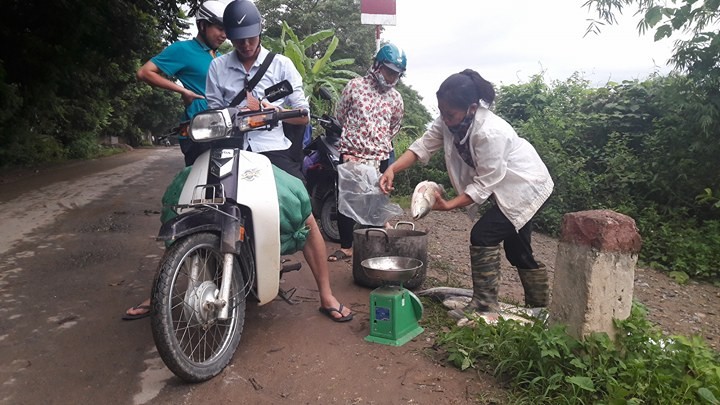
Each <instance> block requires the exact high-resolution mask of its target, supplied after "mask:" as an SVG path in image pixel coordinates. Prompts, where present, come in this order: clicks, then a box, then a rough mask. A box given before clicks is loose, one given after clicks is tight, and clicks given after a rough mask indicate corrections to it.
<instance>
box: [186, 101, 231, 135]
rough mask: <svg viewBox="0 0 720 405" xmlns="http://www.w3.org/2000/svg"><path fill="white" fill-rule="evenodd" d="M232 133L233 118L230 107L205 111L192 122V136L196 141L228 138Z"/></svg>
mask: <svg viewBox="0 0 720 405" xmlns="http://www.w3.org/2000/svg"><path fill="white" fill-rule="evenodd" d="M231 133H232V119H231V117H230V111H229V110H228V109H224V110H209V111H203V112H201V113H199V114H197V115H196V116H195V117H194V118H193V119H192V122H191V123H190V138H192V140H193V141H195V142H209V141H213V140H215V139H220V138H228V137H230V134H231Z"/></svg>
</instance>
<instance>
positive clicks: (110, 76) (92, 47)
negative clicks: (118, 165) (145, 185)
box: [0, 0, 187, 165]
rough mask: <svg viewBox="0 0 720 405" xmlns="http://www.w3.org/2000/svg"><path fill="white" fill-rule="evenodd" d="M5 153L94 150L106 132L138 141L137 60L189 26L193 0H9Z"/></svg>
mask: <svg viewBox="0 0 720 405" xmlns="http://www.w3.org/2000/svg"><path fill="white" fill-rule="evenodd" d="M6 3H7V4H5V5H4V8H3V13H2V16H0V39H1V40H2V43H5V44H12V46H6V47H2V48H0V107H1V109H2V110H3V114H1V115H0V162H1V163H2V164H3V165H6V164H28V163H33V162H39V161H46V160H53V159H58V158H64V157H87V156H89V155H91V154H92V153H93V151H94V149H97V144H98V142H97V140H98V137H99V136H100V135H102V134H104V133H106V134H107V133H111V134H112V135H116V136H121V137H125V138H126V139H129V140H130V141H131V142H132V141H137V138H136V137H137V135H138V128H137V125H136V124H134V123H132V122H131V118H130V117H131V116H130V114H133V113H134V112H133V111H131V109H129V108H127V106H129V105H132V106H133V107H140V106H141V105H142V104H143V101H142V100H141V99H135V98H133V96H140V95H141V94H142V93H141V92H133V91H130V89H129V87H131V86H135V85H137V83H136V79H135V77H134V72H135V69H137V67H138V66H139V64H140V61H141V60H146V59H147V58H148V57H149V56H151V55H153V54H154V53H156V52H157V51H158V50H159V49H161V47H162V46H163V43H164V42H168V41H172V40H174V39H175V38H177V36H178V35H179V34H180V33H181V32H182V31H183V30H184V28H185V27H186V26H187V23H186V22H185V20H183V17H184V13H183V11H182V10H181V9H180V8H179V5H181V4H184V3H185V2H184V1H173V0H161V1H158V2H151V1H130V0H118V1H112V2H86V1H81V0H67V1H62V2H44V3H42V4H41V3H39V2H36V1H25V2H6Z"/></svg>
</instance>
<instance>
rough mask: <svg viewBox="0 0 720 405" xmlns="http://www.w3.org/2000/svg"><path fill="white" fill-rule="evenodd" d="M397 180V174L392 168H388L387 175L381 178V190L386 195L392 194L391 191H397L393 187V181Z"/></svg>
mask: <svg viewBox="0 0 720 405" xmlns="http://www.w3.org/2000/svg"><path fill="white" fill-rule="evenodd" d="M394 179H395V172H393V170H392V169H391V168H389V167H388V168H387V169H386V170H385V173H383V174H382V176H380V190H381V191H382V192H383V193H385V194H390V192H391V191H393V190H395V187H393V180H394Z"/></svg>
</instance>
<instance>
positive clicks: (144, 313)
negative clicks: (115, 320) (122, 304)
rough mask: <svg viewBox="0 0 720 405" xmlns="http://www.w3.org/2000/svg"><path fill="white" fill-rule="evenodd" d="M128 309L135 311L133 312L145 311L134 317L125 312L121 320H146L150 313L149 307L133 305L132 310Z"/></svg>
mask: <svg viewBox="0 0 720 405" xmlns="http://www.w3.org/2000/svg"><path fill="white" fill-rule="evenodd" d="M130 309H135V310H137V309H145V310H146V311H145V312H143V313H140V314H134V315H133V314H128V313H127V312H125V314H124V315H123V317H122V319H123V320H126V321H134V320H136V319H142V318H147V317H148V316H150V311H151V308H150V305H135V306H134V307H132V308H130Z"/></svg>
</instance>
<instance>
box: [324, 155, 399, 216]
mask: <svg viewBox="0 0 720 405" xmlns="http://www.w3.org/2000/svg"><path fill="white" fill-rule="evenodd" d="M379 180H380V176H379V173H378V171H377V169H376V168H375V167H374V166H372V165H370V164H366V163H360V162H346V163H343V164H341V165H339V166H338V211H340V213H341V214H343V215H345V216H346V217H349V218H352V219H354V220H355V222H357V223H359V224H361V225H372V226H383V225H384V224H385V223H386V222H388V221H389V220H390V219H391V218H393V217H396V216H401V215H403V209H402V208H400V206H399V205H397V204H395V203H391V202H390V198H389V197H388V196H387V195H385V194H384V193H383V192H382V190H380V185H379V184H380V182H379Z"/></svg>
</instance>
